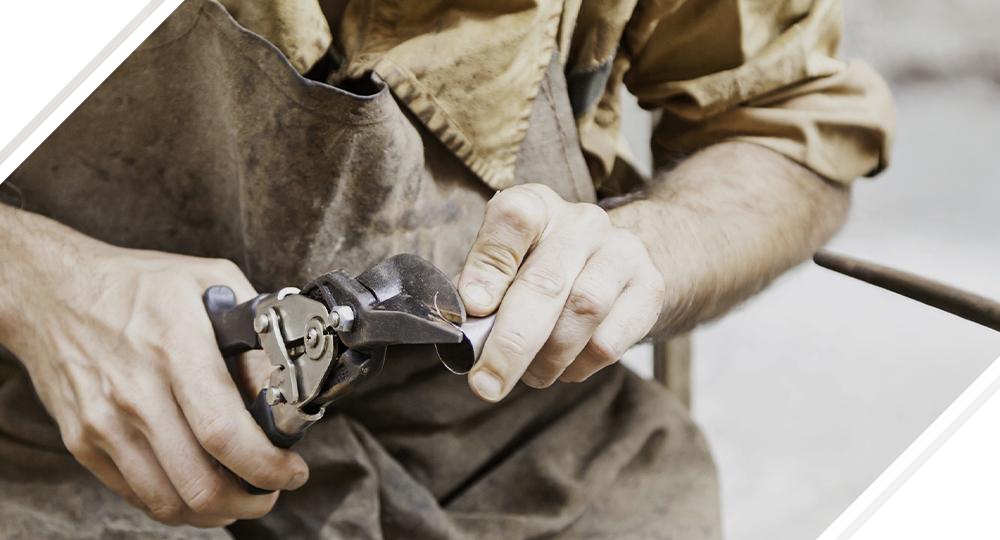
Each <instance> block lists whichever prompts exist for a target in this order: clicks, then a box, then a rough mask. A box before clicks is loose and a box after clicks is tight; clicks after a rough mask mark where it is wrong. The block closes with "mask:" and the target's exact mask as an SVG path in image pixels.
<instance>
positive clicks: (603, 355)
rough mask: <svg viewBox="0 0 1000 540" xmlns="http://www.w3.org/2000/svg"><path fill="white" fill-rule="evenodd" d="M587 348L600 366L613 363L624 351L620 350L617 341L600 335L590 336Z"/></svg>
mask: <svg viewBox="0 0 1000 540" xmlns="http://www.w3.org/2000/svg"><path fill="white" fill-rule="evenodd" d="M587 348H588V349H590V354H591V355H592V356H593V358H594V360H596V361H597V363H598V364H599V365H600V366H601V367H604V366H608V365H611V364H614V363H615V362H617V361H618V359H619V358H621V356H622V354H624V353H625V351H623V350H620V349H621V347H620V346H619V345H618V343H616V342H615V341H614V340H612V339H610V338H608V337H606V336H602V335H595V336H594V337H592V338H590V343H588V344H587Z"/></svg>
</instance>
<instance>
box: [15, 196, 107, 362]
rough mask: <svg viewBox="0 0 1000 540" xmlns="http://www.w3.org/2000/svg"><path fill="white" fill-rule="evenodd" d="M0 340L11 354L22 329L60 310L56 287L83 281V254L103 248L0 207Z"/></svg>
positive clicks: (70, 286) (22, 337) (35, 217)
mask: <svg viewBox="0 0 1000 540" xmlns="http://www.w3.org/2000/svg"><path fill="white" fill-rule="evenodd" d="M0 230H2V231H3V234H2V235H0V260H3V264H2V265H0V343H4V344H5V345H6V346H8V348H10V349H11V350H12V352H15V354H16V352H17V351H16V350H15V349H18V348H19V341H23V340H27V339H30V338H29V337H27V336H26V334H27V333H28V332H25V329H28V328H36V327H38V326H39V325H41V324H43V321H42V320H41V319H42V315H43V314H44V313H45V312H47V311H51V310H52V309H63V308H61V307H58V306H64V301H65V300H66V299H65V298H60V296H61V291H65V290H79V284H78V283H75V282H76V281H77V280H80V279H87V274H88V272H87V271H86V270H85V269H84V268H85V265H84V259H85V257H86V255H85V254H86V253H88V252H90V253H93V252H94V250H95V249H100V247H101V246H104V247H109V246H106V245H105V244H102V243H101V242H98V241H96V240H93V239H91V238H88V237H86V236H84V235H82V234H80V233H77V232H75V231H73V230H72V229H69V228H68V227H65V226H63V225H61V224H59V223H57V222H55V221H53V220H51V219H48V218H45V217H42V216H39V215H37V214H32V213H30V212H26V211H23V210H16V209H14V208H10V207H6V206H4V207H0Z"/></svg>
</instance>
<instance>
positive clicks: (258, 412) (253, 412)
mask: <svg viewBox="0 0 1000 540" xmlns="http://www.w3.org/2000/svg"><path fill="white" fill-rule="evenodd" d="M250 416H253V419H254V420H256V421H257V425H258V426H260V428H261V429H262V430H264V434H265V435H267V438H268V440H270V441H271V444H273V445H274V446H277V447H278V448H286V449H287V448H291V447H292V445H293V444H295V443H297V442H299V440H301V439H302V437H303V436H304V435H305V434H306V432H305V431H303V432H301V433H297V434H295V435H288V434H287V433H284V432H282V431H281V430H280V429H278V426H276V425H275V424H274V413H273V412H272V411H271V406H270V405H269V404H268V403H267V390H261V391H260V393H259V394H257V399H255V400H254V402H253V405H251V406H250ZM240 482H241V483H242V484H243V489H244V490H246V492H247V493H249V494H251V495H267V494H268V493H274V491H273V490H270V489H261V488H259V487H257V486H254V485H252V484H250V483H248V482H247V481H246V480H243V479H242V478H241V479H240Z"/></svg>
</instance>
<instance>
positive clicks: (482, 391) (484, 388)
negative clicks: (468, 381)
mask: <svg viewBox="0 0 1000 540" xmlns="http://www.w3.org/2000/svg"><path fill="white" fill-rule="evenodd" d="M472 386H473V387H475V389H476V393H478V394H479V396H480V397H482V398H483V399H487V400H489V401H496V400H498V399H500V392H502V391H503V383H501V382H500V379H498V378H497V376H496V375H494V374H492V373H490V372H489V371H486V370H482V371H479V372H477V373H476V374H475V375H473V376H472Z"/></svg>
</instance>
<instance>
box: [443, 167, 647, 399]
mask: <svg viewBox="0 0 1000 540" xmlns="http://www.w3.org/2000/svg"><path fill="white" fill-rule="evenodd" d="M458 287H459V291H460V293H461V295H462V300H463V301H464V302H465V305H466V309H467V311H468V313H469V314H470V315H473V316H485V315H488V314H490V313H493V312H494V311H496V312H497V320H496V326H495V327H494V329H493V332H492V334H490V337H489V339H488V340H487V341H486V345H485V347H484V349H483V354H482V357H481V358H480V360H479V362H477V363H476V365H475V367H474V368H473V369H472V372H471V373H470V374H469V383H470V385H471V386H472V389H473V390H474V391H475V392H476V394H477V395H479V397H480V398H482V399H484V400H486V401H489V402H496V401H499V400H501V399H503V397H504V396H506V395H507V394H508V393H509V392H510V390H511V388H513V387H514V385H515V384H516V383H517V380H518V379H521V380H522V381H524V383H525V384H527V385H529V386H532V387H534V388H545V387H547V386H549V385H551V384H552V383H553V382H554V381H555V380H556V379H559V380H561V381H565V382H579V381H583V380H585V379H587V378H588V377H590V376H591V375H593V374H594V373H596V372H597V371H599V370H600V369H601V368H604V367H605V366H608V365H610V364H613V363H614V362H617V361H618V359H619V358H621V356H622V355H623V354H624V353H625V351H626V350H628V349H629V348H630V347H631V346H632V345H634V344H635V343H636V342H637V341H639V340H640V339H642V338H643V337H645V336H646V334H648V333H649V332H650V330H651V329H652V328H653V326H654V324H655V323H656V321H657V318H658V317H659V314H660V310H661V309H662V305H663V298H664V290H665V287H664V282H663V277H662V275H661V274H660V272H659V271H658V270H657V268H656V267H655V266H654V265H653V262H652V260H651V259H650V256H649V253H648V251H647V250H646V246H645V245H644V244H643V243H642V241H640V240H639V238H638V237H637V236H636V235H634V234H633V233H631V232H630V231H628V230H625V229H622V228H618V227H615V226H614V225H612V223H611V220H610V218H609V216H608V214H607V212H605V211H604V210H603V209H601V208H600V207H598V206H596V205H593V204H586V203H577V204H573V203H568V202H566V201H564V200H563V199H562V198H560V197H559V195H557V194H556V193H555V192H554V191H552V190H551V189H549V188H547V187H545V186H542V185H539V184H529V185H523V186H517V187H513V188H510V189H507V190H504V191H502V192H500V193H498V194H497V195H496V196H495V197H494V198H493V200H491V201H490V203H489V205H488V206H487V208H486V216H485V218H484V220H483V226H482V228H480V230H479V236H478V237H477V239H476V242H475V244H474V245H473V246H472V250H471V252H470V253H469V256H468V258H467V259H466V262H465V267H464V268H463V270H462V273H461V275H460V276H459V281H458Z"/></svg>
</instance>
